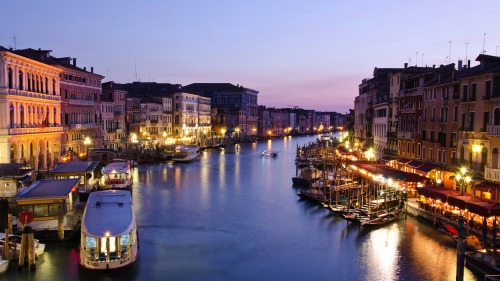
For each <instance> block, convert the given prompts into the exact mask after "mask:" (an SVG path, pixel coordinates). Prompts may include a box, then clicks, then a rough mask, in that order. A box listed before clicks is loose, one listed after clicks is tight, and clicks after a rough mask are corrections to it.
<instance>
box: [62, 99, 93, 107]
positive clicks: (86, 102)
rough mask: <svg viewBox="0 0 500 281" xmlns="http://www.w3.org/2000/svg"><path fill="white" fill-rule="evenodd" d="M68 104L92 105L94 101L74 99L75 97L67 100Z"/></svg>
mask: <svg viewBox="0 0 500 281" xmlns="http://www.w3.org/2000/svg"><path fill="white" fill-rule="evenodd" d="M68 104H71V105H86V106H94V105H95V104H96V103H95V101H93V100H75V99H70V100H68Z"/></svg>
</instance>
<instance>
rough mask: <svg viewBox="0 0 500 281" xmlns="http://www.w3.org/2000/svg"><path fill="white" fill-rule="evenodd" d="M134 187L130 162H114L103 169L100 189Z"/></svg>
mask: <svg viewBox="0 0 500 281" xmlns="http://www.w3.org/2000/svg"><path fill="white" fill-rule="evenodd" d="M130 187H132V174H131V172H130V164H129V163H128V162H112V163H109V164H108V165H106V166H105V167H104V168H103V169H102V177H101V182H100V186H99V188H100V189H110V188H112V189H128V188H130Z"/></svg>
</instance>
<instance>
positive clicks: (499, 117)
mask: <svg viewBox="0 0 500 281" xmlns="http://www.w3.org/2000/svg"><path fill="white" fill-rule="evenodd" d="M493 125H495V126H498V125H500V109H499V108H495V111H494V112H493Z"/></svg>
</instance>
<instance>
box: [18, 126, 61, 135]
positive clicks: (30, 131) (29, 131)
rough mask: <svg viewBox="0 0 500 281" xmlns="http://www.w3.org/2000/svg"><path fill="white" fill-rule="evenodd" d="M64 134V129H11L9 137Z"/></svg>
mask: <svg viewBox="0 0 500 281" xmlns="http://www.w3.org/2000/svg"><path fill="white" fill-rule="evenodd" d="M57 132H61V133H62V132H63V127H60V126H58V127H45V128H42V127H36V128H11V129H9V135H25V134H43V133H57Z"/></svg>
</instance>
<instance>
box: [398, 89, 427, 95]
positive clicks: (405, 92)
mask: <svg viewBox="0 0 500 281" xmlns="http://www.w3.org/2000/svg"><path fill="white" fill-rule="evenodd" d="M423 94H424V90H423V89H422V88H413V89H408V90H401V91H399V96H410V95H423Z"/></svg>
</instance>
